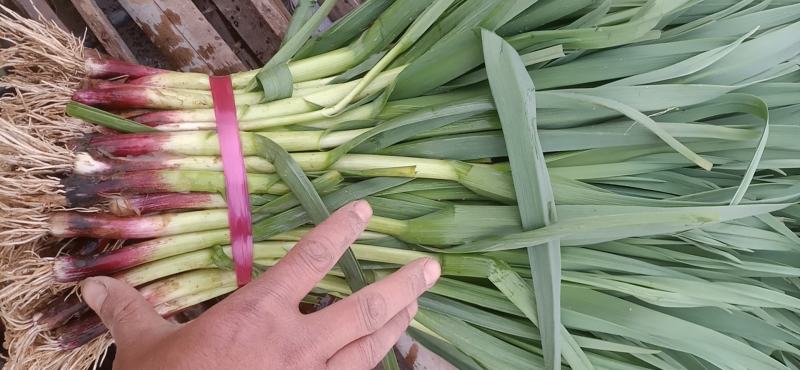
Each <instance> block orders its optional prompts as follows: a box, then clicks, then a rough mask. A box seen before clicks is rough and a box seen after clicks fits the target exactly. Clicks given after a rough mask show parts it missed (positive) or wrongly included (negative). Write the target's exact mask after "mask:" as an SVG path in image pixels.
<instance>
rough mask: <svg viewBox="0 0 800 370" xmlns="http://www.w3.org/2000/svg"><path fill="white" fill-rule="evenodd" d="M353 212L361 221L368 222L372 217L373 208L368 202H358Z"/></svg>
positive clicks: (354, 205) (354, 204)
mask: <svg viewBox="0 0 800 370" xmlns="http://www.w3.org/2000/svg"><path fill="white" fill-rule="evenodd" d="M353 211H355V213H356V215H358V218H359V219H360V220H361V221H365V222H366V221H368V220H369V218H370V217H372V207H370V206H369V203H367V201H366V200H357V201H355V202H353Z"/></svg>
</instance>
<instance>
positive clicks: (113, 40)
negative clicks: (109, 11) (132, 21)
mask: <svg viewBox="0 0 800 370" xmlns="http://www.w3.org/2000/svg"><path fill="white" fill-rule="evenodd" d="M71 1H72V5H74V6H75V9H76V10H77V11H78V13H80V15H81V17H82V18H83V20H84V22H86V24H87V25H88V26H89V28H90V29H91V30H92V33H94V35H95V37H97V40H98V41H100V43H101V44H102V45H103V48H104V49H106V52H107V53H108V54H109V55H111V56H112V57H113V58H116V59H119V60H124V61H126V62H131V63H138V61H137V60H136V56H134V55H133V52H132V51H131V49H130V48H128V45H127V44H125V41H123V40H122V37H120V35H119V33H118V32H117V30H116V29H115V28H114V26H113V25H111V22H109V20H108V18H107V17H106V15H105V13H103V10H102V9H100V7H99V6H97V3H95V2H94V0H71Z"/></svg>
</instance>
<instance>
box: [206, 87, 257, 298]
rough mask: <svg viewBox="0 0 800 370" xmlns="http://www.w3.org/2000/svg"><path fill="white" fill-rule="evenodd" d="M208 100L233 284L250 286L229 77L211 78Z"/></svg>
mask: <svg viewBox="0 0 800 370" xmlns="http://www.w3.org/2000/svg"><path fill="white" fill-rule="evenodd" d="M208 81H209V83H210V84H211V98H212V100H213V101H214V117H215V118H216V121H217V137H218V138H219V150H220V153H221V154H222V170H223V173H224V174H225V193H226V195H227V197H226V198H227V203H228V225H229V226H228V227H229V228H230V232H231V250H232V251H233V265H234V267H235V270H236V282H237V283H238V284H239V286H240V287H241V286H243V285H245V284H247V283H249V282H250V277H251V274H252V271H253V224H252V219H251V216H250V196H249V192H248V191H247V172H246V170H245V166H244V157H243V156H242V143H241V141H240V139H239V120H238V119H237V118H236V102H235V101H234V97H233V85H232V84H231V78H230V76H220V77H216V76H211V77H209V79H208Z"/></svg>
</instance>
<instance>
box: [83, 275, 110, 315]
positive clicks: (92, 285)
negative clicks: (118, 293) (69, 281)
mask: <svg viewBox="0 0 800 370" xmlns="http://www.w3.org/2000/svg"><path fill="white" fill-rule="evenodd" d="M81 296H83V300H84V301H85V302H86V304H88V305H89V307H91V308H92V309H93V310H95V311H97V310H99V309H100V307H103V302H105V300H106V297H108V290H107V289H106V286H105V285H104V284H103V283H101V282H99V281H97V280H96V279H92V278H89V279H86V280H84V281H83V283H82V284H81Z"/></svg>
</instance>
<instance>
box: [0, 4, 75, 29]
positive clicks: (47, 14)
mask: <svg viewBox="0 0 800 370" xmlns="http://www.w3.org/2000/svg"><path fill="white" fill-rule="evenodd" d="M14 4H15V5H16V6H17V7H18V8H19V9H20V10H21V11H22V12H23V13H25V16H27V17H28V18H31V19H40V18H41V19H45V20H48V21H53V22H55V23H56V25H58V26H59V27H61V29H63V30H65V31H69V28H67V26H66V25H65V24H64V22H62V21H61V19H59V18H58V16H57V15H56V12H54V11H53V8H51V7H50V4H48V3H47V1H46V0H14Z"/></svg>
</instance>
